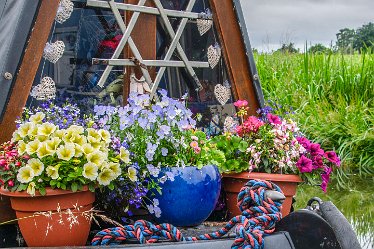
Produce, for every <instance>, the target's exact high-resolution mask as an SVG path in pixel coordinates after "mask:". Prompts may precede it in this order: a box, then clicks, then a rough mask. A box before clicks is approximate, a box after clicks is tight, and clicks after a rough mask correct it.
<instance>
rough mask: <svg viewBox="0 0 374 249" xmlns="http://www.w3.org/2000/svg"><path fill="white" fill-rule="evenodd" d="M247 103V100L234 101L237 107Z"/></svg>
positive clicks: (244, 105)
mask: <svg viewBox="0 0 374 249" xmlns="http://www.w3.org/2000/svg"><path fill="white" fill-rule="evenodd" d="M247 105H248V101H247V100H238V101H236V102H235V103H234V106H236V107H238V108H243V107H246V106H247Z"/></svg>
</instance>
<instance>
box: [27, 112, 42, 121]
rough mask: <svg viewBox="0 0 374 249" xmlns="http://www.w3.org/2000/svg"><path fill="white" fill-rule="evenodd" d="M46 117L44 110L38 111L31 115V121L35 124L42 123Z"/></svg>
mask: <svg viewBox="0 0 374 249" xmlns="http://www.w3.org/2000/svg"><path fill="white" fill-rule="evenodd" d="M44 118H45V114H44V113H42V112H37V113H35V114H34V115H32V116H31V117H30V119H29V120H30V121H31V122H32V123H34V124H41V123H42V122H43V119H44Z"/></svg>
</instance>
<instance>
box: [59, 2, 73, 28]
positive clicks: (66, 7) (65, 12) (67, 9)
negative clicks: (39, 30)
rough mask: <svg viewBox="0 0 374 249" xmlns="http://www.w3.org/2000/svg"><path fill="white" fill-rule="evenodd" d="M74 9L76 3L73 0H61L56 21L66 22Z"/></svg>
mask: <svg viewBox="0 0 374 249" xmlns="http://www.w3.org/2000/svg"><path fill="white" fill-rule="evenodd" d="M73 10H74V3H73V2H72V1H71V0H61V1H60V4H59V5H58V9H57V14H56V17H55V20H56V22H58V23H64V22H65V21H66V20H67V19H69V18H70V16H71V13H73Z"/></svg>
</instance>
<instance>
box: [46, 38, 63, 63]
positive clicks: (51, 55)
mask: <svg viewBox="0 0 374 249" xmlns="http://www.w3.org/2000/svg"><path fill="white" fill-rule="evenodd" d="M64 50H65V44H64V42H63V41H56V42H54V43H49V42H47V44H45V48H44V53H43V57H44V58H45V59H46V60H48V61H50V62H51V63H53V64H54V63H56V62H57V61H58V60H59V59H60V58H61V57H62V55H63V54H64Z"/></svg>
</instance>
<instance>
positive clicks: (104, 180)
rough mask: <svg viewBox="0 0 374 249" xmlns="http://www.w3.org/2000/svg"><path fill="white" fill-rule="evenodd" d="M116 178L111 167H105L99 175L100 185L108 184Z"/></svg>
mask: <svg viewBox="0 0 374 249" xmlns="http://www.w3.org/2000/svg"><path fill="white" fill-rule="evenodd" d="M113 179H114V174H113V172H112V171H111V170H110V169H104V170H103V171H101V172H100V174H99V175H98V177H97V181H98V182H99V184H100V185H103V186H107V185H109V184H110V182H111V181H112V180H113Z"/></svg>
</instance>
